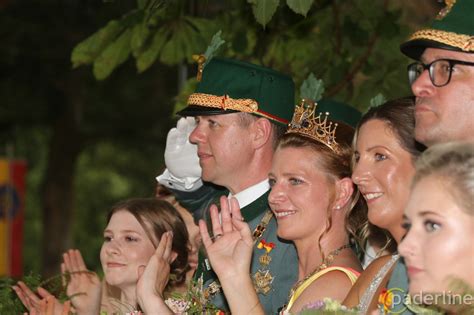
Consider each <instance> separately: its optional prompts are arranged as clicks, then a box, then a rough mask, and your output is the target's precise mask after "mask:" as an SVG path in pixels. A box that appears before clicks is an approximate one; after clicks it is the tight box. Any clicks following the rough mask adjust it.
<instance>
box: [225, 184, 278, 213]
mask: <svg viewBox="0 0 474 315" xmlns="http://www.w3.org/2000/svg"><path fill="white" fill-rule="evenodd" d="M269 189H270V184H269V183H268V179H265V180H263V181H261V182H260V183H258V184H255V185H253V186H250V187H249V188H246V189H244V190H242V191H241V192H239V193H237V194H235V195H234V196H232V194H231V193H229V198H231V197H234V198H236V199H237V201H238V202H239V206H240V208H241V209H242V208H243V207H245V206H248V205H249V204H251V203H252V202H254V201H255V200H257V199H258V198H260V196H262V195H263V194H264V193H266V192H267V191H268V190H269Z"/></svg>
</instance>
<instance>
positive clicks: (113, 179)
mask: <svg viewBox="0 0 474 315" xmlns="http://www.w3.org/2000/svg"><path fill="white" fill-rule="evenodd" d="M438 9H439V5H438V4H437V3H436V2H435V1H431V0H424V1H409V0H406V1H405V0H404V1H394V0H392V1H390V0H384V1H382V0H380V1H372V0H248V1H244V0H228V1H218V0H215V1H213V0H206V1H198V0H187V1H186V0H175V1H157V0H137V1H125V0H122V1H120V0H115V1H110V0H109V1H103V2H100V1H92V0H68V1H59V0H41V1H39V0H29V1H27V0H2V1H0V34H1V36H0V38H2V43H1V47H2V48H1V49H0V82H1V83H0V100H1V101H0V102H1V103H0V143H1V146H0V155H3V156H6V157H8V158H23V159H26V161H27V163H28V169H29V172H28V177H27V201H26V221H25V244H24V269H25V271H29V270H35V271H38V272H41V273H42V274H44V275H51V274H56V273H57V272H58V270H59V269H58V263H59V261H60V254H61V252H63V251H64V250H65V249H67V248H71V247H74V248H79V249H81V250H82V252H83V254H84V256H85V259H86V263H87V264H88V265H89V266H90V267H91V269H94V270H99V268H100V263H99V259H98V252H99V249H100V246H101V243H102V237H101V235H102V229H103V228H104V226H105V216H106V213H107V210H108V209H109V208H110V206H111V205H112V204H114V203H115V202H117V201H118V200H121V199H124V198H129V197H137V196H142V197H143V196H152V195H153V193H154V188H155V183H154V177H155V176H156V175H157V174H158V173H159V172H160V170H161V169H162V167H163V150H164V145H165V141H166V133H167V131H168V130H169V128H170V127H172V126H173V124H174V122H175V117H174V115H173V111H174V110H175V109H176V108H179V107H180V106H183V104H184V103H185V100H186V97H187V95H189V93H191V92H192V90H193V88H194V86H195V84H196V82H195V79H194V74H195V72H196V66H195V65H194V64H193V62H192V59H191V56H192V54H198V53H203V52H204V51H205V49H206V46H207V45H208V44H209V42H210V39H211V37H212V35H213V34H215V33H216V32H217V31H218V30H221V31H222V38H223V39H224V40H225V44H224V45H223V47H222V48H221V50H220V52H219V55H221V56H226V57H231V58H238V59H242V60H247V61H251V62H254V63H258V64H263V65H266V66H269V67H273V68H275V69H277V70H280V71H283V72H286V73H289V74H291V75H292V76H293V77H294V81H295V83H296V86H299V85H300V84H301V82H302V81H303V80H304V79H305V78H306V77H307V76H308V75H309V74H310V73H314V74H315V75H316V76H317V77H318V78H322V79H323V80H324V82H325V86H326V92H325V94H324V97H326V98H333V99H337V100H340V101H344V102H346V103H349V104H351V105H352V106H354V107H356V108H358V109H360V110H361V111H364V110H365V109H366V108H367V107H368V105H369V101H370V99H371V98H372V97H374V96H375V95H376V94H378V93H382V94H383V95H384V96H385V97H386V98H387V99H390V98H395V97H400V96H405V95H408V94H409V93H410V91H409V87H408V83H407V79H406V64H407V63H408V60H407V59H406V58H405V57H403V56H402V55H401V53H400V52H399V48H398V47H399V44H400V43H401V42H402V41H403V40H404V39H405V38H406V37H407V36H408V34H409V33H410V32H411V31H412V30H413V29H415V28H419V27H420V25H424V24H427V22H428V21H429V20H430V19H431V18H432V17H433V16H434V15H435V13H436V12H437V10H438ZM295 102H296V100H295Z"/></svg>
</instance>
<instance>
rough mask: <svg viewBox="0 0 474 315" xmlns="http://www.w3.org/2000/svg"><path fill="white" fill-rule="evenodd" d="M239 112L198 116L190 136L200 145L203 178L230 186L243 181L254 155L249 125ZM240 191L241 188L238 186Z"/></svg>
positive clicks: (191, 140)
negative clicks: (244, 121)
mask: <svg viewBox="0 0 474 315" xmlns="http://www.w3.org/2000/svg"><path fill="white" fill-rule="evenodd" d="M238 115H239V113H232V114H224V115H213V116H197V117H196V123H197V124H196V127H195V129H194V130H193V132H192V133H191V134H190V136H189V140H190V142H192V143H195V144H197V146H198V156H199V164H200V165H201V168H202V179H203V180H205V181H208V182H212V183H214V184H217V185H221V186H224V187H227V188H231V187H234V186H235V185H236V184H235V183H239V182H242V180H241V177H244V178H245V176H246V174H245V173H244V172H243V171H242V170H245V169H246V166H247V165H248V163H249V162H250V161H251V158H252V152H253V150H252V147H251V144H250V143H251V141H250V133H249V129H248V127H246V126H243V125H242V123H241V120H240V118H239V116H238ZM237 191H238V189H237Z"/></svg>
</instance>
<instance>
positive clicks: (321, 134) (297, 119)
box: [286, 99, 341, 154]
mask: <svg viewBox="0 0 474 315" xmlns="http://www.w3.org/2000/svg"><path fill="white" fill-rule="evenodd" d="M317 106H318V104H317V103H315V102H314V101H313V100H311V99H302V100H301V103H300V104H299V105H296V106H295V112H294V114H293V119H292V120H291V122H290V123H289V124H288V130H287V131H286V133H298V134H301V135H303V136H307V137H310V138H311V139H314V140H316V141H318V142H321V143H322V144H324V145H326V146H327V147H329V148H330V149H331V150H332V151H334V153H336V154H339V153H340V152H341V149H340V146H339V144H338V143H337V142H336V128H337V123H333V122H332V121H330V120H328V116H329V113H328V112H326V113H324V114H323V113H319V115H317V116H316V107H317Z"/></svg>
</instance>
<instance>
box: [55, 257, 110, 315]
mask: <svg viewBox="0 0 474 315" xmlns="http://www.w3.org/2000/svg"><path fill="white" fill-rule="evenodd" d="M61 271H62V273H63V275H65V276H66V277H69V282H68V283H67V289H66V292H67V295H68V296H69V298H70V299H71V303H72V305H73V306H74V308H75V311H76V313H77V314H79V315H89V314H99V312H100V302H101V292H102V285H101V282H100V279H99V277H98V276H97V274H96V273H95V272H92V271H89V270H87V267H86V264H85V263H84V260H83V259H82V255H81V252H80V251H79V250H77V249H75V250H74V249H70V250H68V251H67V252H65V253H64V254H63V263H62V264H61Z"/></svg>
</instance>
